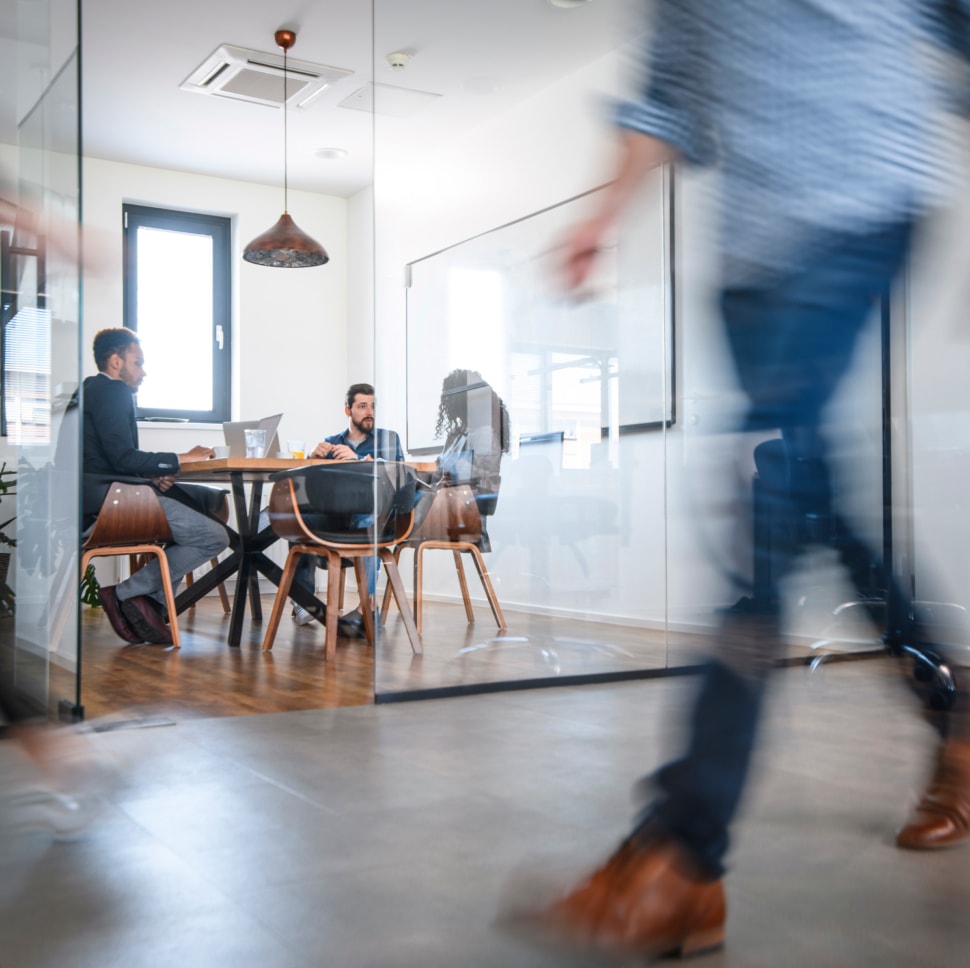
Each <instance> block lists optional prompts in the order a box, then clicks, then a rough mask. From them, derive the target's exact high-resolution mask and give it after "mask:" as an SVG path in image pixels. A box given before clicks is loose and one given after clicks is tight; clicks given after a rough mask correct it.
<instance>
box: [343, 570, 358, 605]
mask: <svg viewBox="0 0 970 968" xmlns="http://www.w3.org/2000/svg"><path fill="white" fill-rule="evenodd" d="M354 574H355V575H356V574H357V561H356V559H354ZM346 590H347V569H346V568H344V566H343V562H341V563H340V607H341V608H343V607H344V592H345V591H346Z"/></svg>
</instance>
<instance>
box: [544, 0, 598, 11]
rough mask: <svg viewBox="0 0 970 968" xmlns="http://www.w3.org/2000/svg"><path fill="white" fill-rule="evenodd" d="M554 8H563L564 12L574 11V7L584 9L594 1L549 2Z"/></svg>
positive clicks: (563, 0) (556, 0) (569, 0)
mask: <svg viewBox="0 0 970 968" xmlns="http://www.w3.org/2000/svg"><path fill="white" fill-rule="evenodd" d="M549 2H550V3H551V4H552V5H553V6H554V7H562V8H563V9H564V10H572V9H573V7H584V6H585V5H586V4H587V3H592V2H593V0H549Z"/></svg>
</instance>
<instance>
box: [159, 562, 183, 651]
mask: <svg viewBox="0 0 970 968" xmlns="http://www.w3.org/2000/svg"><path fill="white" fill-rule="evenodd" d="M157 556H158V566H159V570H160V571H161V574H162V590H163V591H164V592H165V607H166V608H167V609H168V626H169V628H170V629H171V630H172V645H173V646H175V648H176V649H180V648H182V642H181V639H180V637H179V623H178V616H177V615H176V614H175V592H174V590H173V589H172V576H171V573H170V572H169V570H168V558H166V557H165V552H164V551H163V550H162V549H161V548H159V549H158V552H157Z"/></svg>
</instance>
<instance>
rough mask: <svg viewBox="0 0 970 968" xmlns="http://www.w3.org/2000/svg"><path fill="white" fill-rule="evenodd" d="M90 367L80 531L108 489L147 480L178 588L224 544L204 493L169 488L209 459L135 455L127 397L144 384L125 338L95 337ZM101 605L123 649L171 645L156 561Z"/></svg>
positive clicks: (132, 342) (106, 333)
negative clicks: (186, 466)
mask: <svg viewBox="0 0 970 968" xmlns="http://www.w3.org/2000/svg"><path fill="white" fill-rule="evenodd" d="M94 360H95V363H96V364H97V366H98V371H99V372H98V373H97V375H96V376H89V377H88V378H87V379H86V380H85V381H84V390H83V397H82V400H83V414H84V490H83V497H82V511H83V514H84V525H85V527H88V526H89V525H90V524H91V523H92V522H93V521H94V518H95V517H96V516H97V513H98V511H99V510H100V509H101V504H102V502H103V501H104V497H105V495H106V494H107V493H108V487H109V486H110V484H111V482H112V481H116V480H125V479H131V478H136V479H137V478H141V479H147V480H150V481H151V483H152V485H153V486H154V488H155V489H156V491H157V492H158V499H159V502H160V503H161V505H162V510H163V511H164V512H165V517H166V519H167V520H168V526H169V528H170V530H171V532H172V539H173V541H172V544H170V545H169V546H168V547H167V548H166V549H165V556H166V558H167V559H168V567H169V571H170V573H171V576H172V582H173V583H175V582H178V581H179V580H180V579H181V578H182V576H183V575H185V574H186V573H188V572H190V571H192V569H194V568H197V567H198V566H199V565H201V564H203V562H206V561H209V560H210V559H211V558H214V557H215V556H216V555H218V554H219V553H220V552H221V551H222V550H223V549H225V548H226V546H227V545H228V544H229V538H228V534H227V532H226V529H225V527H224V526H223V525H222V524H221V523H220V522H218V521H216V520H215V519H214V518H211V517H208V516H207V515H206V513H205V511H206V506H205V505H206V501H205V497H206V494H207V492H208V491H209V489H208V488H200V487H193V486H186V485H183V484H176V483H175V475H176V474H177V473H178V470H179V467H180V466H181V464H183V463H186V462H188V461H194V460H205V459H206V458H209V457H212V456H213V452H212V450H211V449H210V448H208V447H201V446H199V447H193V448H192V449H191V450H190V451H188V453H185V454H169V453H152V452H150V451H144V450H139V449H138V425H137V423H136V421H135V401H134V394H135V393H136V392H137V390H138V387H139V386H140V385H141V382H142V380H143V379H144V378H145V369H144V366H145V360H144V356H143V354H142V350H141V345H140V343H139V342H138V337H137V335H136V334H135V333H134V332H133V331H132V330H130V329H125V328H124V327H119V328H116V329H103V330H101V331H100V332H99V333H98V334H97V335H96V336H95V337H94ZM100 598H101V604H102V606H103V607H104V611H105V614H106V615H107V616H108V620H109V621H110V622H111V626H112V628H113V629H114V630H115V631H116V632H117V633H118V635H120V636H121V638H123V639H124V640H125V641H126V642H133V643H134V642H154V643H157V644H163V645H167V644H170V643H171V641H172V636H171V632H170V630H169V629H168V627H167V625H166V623H165V616H164V600H165V598H164V592H163V591H162V578H161V570H160V568H159V563H158V561H157V559H153V560H152V561H151V563H150V564H148V565H146V566H145V567H144V568H141V569H140V570H138V571H136V572H135V574H134V575H132V576H131V577H130V578H129V579H127V580H126V581H123V582H120V583H119V584H117V585H110V586H107V587H104V588H102V589H101V591H100Z"/></svg>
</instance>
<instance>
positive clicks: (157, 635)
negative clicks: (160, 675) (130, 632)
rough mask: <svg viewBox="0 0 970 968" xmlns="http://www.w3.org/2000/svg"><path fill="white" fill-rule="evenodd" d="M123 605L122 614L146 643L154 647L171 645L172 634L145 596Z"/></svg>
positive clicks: (132, 599)
mask: <svg viewBox="0 0 970 968" xmlns="http://www.w3.org/2000/svg"><path fill="white" fill-rule="evenodd" d="M119 604H120V605H121V614H122V615H124V617H125V618H126V619H128V623H129V624H130V625H131V627H132V628H133V629H134V630H135V631H136V632H137V633H138V634H139V635H143V636H144V637H145V639H144V641H146V642H151V643H152V645H171V644H172V632H171V630H170V629H169V627H168V626H167V625H166V624H165V622H164V620H163V619H162V616H161V613H160V612H159V611H158V610H157V609H156V608H155V607H154V605H153V603H152V602H150V601H149V599H148V598H147V597H146V596H145V595H136V596H135V597H134V598H126V599H125V600H124V601H123V602H120V603H119Z"/></svg>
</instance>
